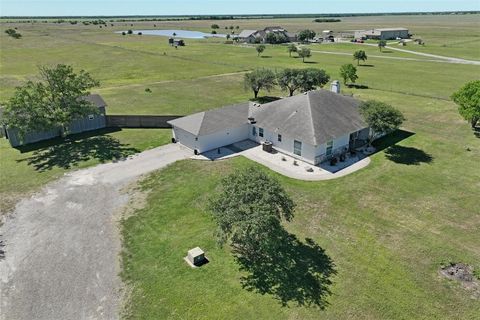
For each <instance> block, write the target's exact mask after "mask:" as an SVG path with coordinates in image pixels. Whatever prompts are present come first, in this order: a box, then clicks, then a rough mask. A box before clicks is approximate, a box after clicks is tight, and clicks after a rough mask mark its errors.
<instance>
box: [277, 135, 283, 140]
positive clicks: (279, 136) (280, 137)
mask: <svg viewBox="0 0 480 320" xmlns="http://www.w3.org/2000/svg"><path fill="white" fill-rule="evenodd" d="M277 141H278V142H282V135H281V134H280V133H279V134H277Z"/></svg>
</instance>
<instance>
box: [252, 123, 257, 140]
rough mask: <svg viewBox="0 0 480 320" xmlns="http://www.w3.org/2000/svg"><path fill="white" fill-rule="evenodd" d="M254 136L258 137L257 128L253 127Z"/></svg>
mask: <svg viewBox="0 0 480 320" xmlns="http://www.w3.org/2000/svg"><path fill="white" fill-rule="evenodd" d="M252 136H254V137H256V136H257V127H255V126H252Z"/></svg>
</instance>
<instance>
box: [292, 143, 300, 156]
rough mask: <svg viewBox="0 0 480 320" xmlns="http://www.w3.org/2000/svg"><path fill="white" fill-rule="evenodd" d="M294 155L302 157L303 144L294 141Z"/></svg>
mask: <svg viewBox="0 0 480 320" xmlns="http://www.w3.org/2000/svg"><path fill="white" fill-rule="evenodd" d="M293 153H294V154H296V155H297V156H301V155H302V142H301V141H297V140H293Z"/></svg>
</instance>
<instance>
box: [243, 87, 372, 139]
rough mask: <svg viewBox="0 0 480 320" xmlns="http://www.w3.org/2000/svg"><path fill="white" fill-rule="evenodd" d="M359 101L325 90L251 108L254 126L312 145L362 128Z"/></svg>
mask: <svg viewBox="0 0 480 320" xmlns="http://www.w3.org/2000/svg"><path fill="white" fill-rule="evenodd" d="M359 105H360V101H358V100H356V99H354V98H352V97H348V96H344V95H341V94H337V93H334V92H331V91H327V90H323V89H322V90H316V91H309V92H307V93H305V94H299V95H296V96H293V97H289V98H285V99H281V100H277V101H274V102H270V103H267V104H264V105H261V106H260V107H251V113H250V116H251V117H254V118H255V121H256V122H257V124H256V125H257V126H259V127H262V128H265V129H268V130H269V131H273V132H278V133H280V134H282V135H284V136H287V137H290V138H294V139H297V140H300V141H303V142H306V143H309V144H312V145H320V144H323V143H325V142H328V141H331V140H333V139H335V138H338V137H341V136H343V135H345V134H348V133H352V132H355V131H358V130H360V129H363V128H366V127H367V124H366V123H365V122H364V120H363V118H362V116H361V115H360V113H359V110H358V106H359Z"/></svg>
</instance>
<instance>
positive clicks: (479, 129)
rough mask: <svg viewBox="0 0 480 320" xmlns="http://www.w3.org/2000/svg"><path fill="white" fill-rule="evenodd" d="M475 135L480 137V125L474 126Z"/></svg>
mask: <svg viewBox="0 0 480 320" xmlns="http://www.w3.org/2000/svg"><path fill="white" fill-rule="evenodd" d="M473 135H474V136H475V137H477V138H480V126H476V127H475V128H473Z"/></svg>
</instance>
